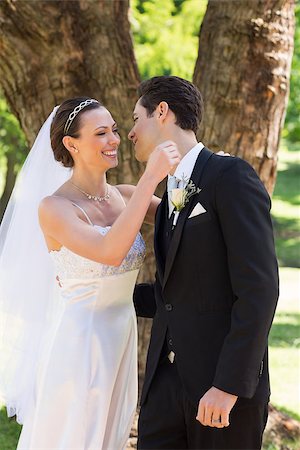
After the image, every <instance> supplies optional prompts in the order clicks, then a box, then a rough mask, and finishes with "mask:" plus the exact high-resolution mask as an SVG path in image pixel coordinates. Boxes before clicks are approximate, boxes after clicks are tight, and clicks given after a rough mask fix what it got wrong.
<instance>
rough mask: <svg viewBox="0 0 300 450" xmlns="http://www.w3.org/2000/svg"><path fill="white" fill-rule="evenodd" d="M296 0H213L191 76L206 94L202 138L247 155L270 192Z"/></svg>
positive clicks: (211, 144) (286, 91) (285, 94)
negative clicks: (222, 0)
mask: <svg viewBox="0 0 300 450" xmlns="http://www.w3.org/2000/svg"><path fill="white" fill-rule="evenodd" d="M294 26H295V25H294V1H293V0H227V1H224V2H221V1H218V0H209V2H208V7H207V11H206V14H205V17H204V20H203V23H202V26H201V30H200V39H199V54H198V59H197V62H196V66H195V72H194V82H195V84H196V85H197V86H198V87H199V89H200V91H201V92H202V94H203V98H204V104H205V115H204V120H203V123H202V126H201V129H200V133H199V138H200V139H201V140H203V142H205V144H206V145H207V146H209V147H210V148H211V149H212V150H220V149H222V150H225V151H228V152H230V153H231V154H234V155H238V156H240V157H241V158H243V159H246V160H247V161H248V162H249V163H250V164H251V165H252V166H253V167H254V168H255V170H256V171H257V173H258V174H259V176H260V178H261V179H262V181H263V183H264V184H265V186H266V188H267V190H268V191H269V193H270V194H271V193H272V192H273V189H274V185H275V180H276V164H277V152H278V145H279V139H280V132H281V128H282V126H283V123H284V117H285V111H286V106H287V101H288V94H289V77H290V68H291V61H292V54H293V36H294Z"/></svg>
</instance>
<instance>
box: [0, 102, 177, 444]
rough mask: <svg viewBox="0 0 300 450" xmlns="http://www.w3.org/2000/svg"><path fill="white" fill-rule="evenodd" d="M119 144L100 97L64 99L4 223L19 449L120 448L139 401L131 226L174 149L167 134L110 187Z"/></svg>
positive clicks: (8, 398)
mask: <svg viewBox="0 0 300 450" xmlns="http://www.w3.org/2000/svg"><path fill="white" fill-rule="evenodd" d="M50 139H51V146H50ZM119 143H120V137H119V135H118V129H117V124H116V123H115V121H114V120H113V118H112V116H111V114H110V113H109V111H108V110H107V109H106V108H105V107H104V106H103V105H101V103H100V102H98V101H96V100H94V99H90V98H88V97H80V98H73V99H70V100H67V101H65V102H64V103H62V104H61V105H60V107H58V108H55V109H54V111H53V112H52V114H51V115H50V116H49V118H48V119H47V121H46V122H45V124H44V126H43V127H42V129H41V131H40V133H39V135H38V137H37V139H36V142H35V144H34V146H33V148H32V150H31V152H30V154H29V156H28V158H27V160H26V162H25V164H24V167H23V169H22V171H21V174H20V176H19V179H18V181H17V183H16V187H15V190H14V193H13V195H12V198H11V200H10V203H9V205H8V208H7V211H6V215H5V217H4V220H3V223H2V226H1V231H0V239H1V240H0V277H1V290H0V319H1V323H0V326H1V335H0V354H1V366H0V394H1V397H2V400H4V401H5V403H6V405H7V410H8V414H9V415H14V414H16V415H17V420H18V421H19V422H20V423H22V424H23V429H22V432H21V436H20V439H19V443H18V450H21V449H22V450H34V449H35V450H42V449H49V450H50V449H51V450H53V449H61V450H67V449H68V450H69V449H72V450H75V449H78V450H79V449H80V450H97V449H99V450H100V449H103V450H106V449H111V450H122V449H124V448H125V447H126V442H127V439H128V436H129V432H130V428H131V424H132V419H133V415H134V412H135V408H136V400H137V345H136V339H137V333H136V318H135V312H134V307H133V303H132V293H133V289H134V285H135V281H136V278H137V274H138V270H139V268H140V266H141V264H142V261H143V258H144V252H145V245H144V242H143V239H142V237H141V235H140V233H139V229H140V227H141V225H142V222H143V221H144V219H145V216H146V220H148V221H150V222H151V221H153V219H154V214H155V211H156V207H157V205H158V203H159V199H157V198H156V197H154V196H153V194H154V191H155V189H156V186H157V184H158V183H159V182H160V181H161V180H162V179H163V178H164V177H165V176H166V175H167V174H168V172H169V171H170V169H171V168H172V166H174V165H176V164H178V162H179V160H180V156H179V153H178V151H177V149H176V147H175V145H173V144H172V143H169V145H166V146H163V148H162V147H157V148H156V149H155V150H154V152H153V153H152V155H151V157H150V159H149V162H148V164H147V166H146V169H145V172H144V174H143V175H142V177H141V178H140V180H139V182H138V184H137V186H136V187H135V188H134V187H132V186H128V185H119V186H112V185H109V184H108V183H107V181H106V172H107V170H109V169H112V168H114V167H116V166H117V164H118V146H119ZM51 147H52V149H51ZM52 150H53V151H52ZM39 224H40V228H39ZM41 230H42V233H41Z"/></svg>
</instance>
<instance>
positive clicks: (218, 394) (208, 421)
mask: <svg viewBox="0 0 300 450" xmlns="http://www.w3.org/2000/svg"><path fill="white" fill-rule="evenodd" d="M237 399H238V398H237V396H236V395H232V394H228V392H224V391H221V390H220V389H218V388H216V387H214V386H213V387H211V388H210V389H209V390H208V391H207V392H206V393H205V394H204V395H203V397H202V398H201V399H200V402H199V407H198V414H197V417H196V419H197V420H199V422H200V423H201V424H202V425H205V426H209V427H216V428H223V427H228V426H229V414H230V411H231V410H232V408H233V407H234V405H235V402H236V401H237Z"/></svg>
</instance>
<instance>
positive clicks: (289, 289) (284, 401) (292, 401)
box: [269, 268, 300, 420]
mask: <svg viewBox="0 0 300 450" xmlns="http://www.w3.org/2000/svg"><path fill="white" fill-rule="evenodd" d="M280 284H281V286H280V298H279V302H278V307H277V311H276V314H275V318H274V322H273V325H272V328H271V333H270V338H269V346H270V377H271V390H272V394H271V402H272V403H273V404H274V406H276V407H277V408H278V409H280V410H281V411H285V412H286V413H287V414H289V415H290V416H292V417H294V418H295V419H297V420H300V387H299V375H300V370H299V368H300V367H299V361H300V333H299V331H300V312H299V292H300V269H291V268H280Z"/></svg>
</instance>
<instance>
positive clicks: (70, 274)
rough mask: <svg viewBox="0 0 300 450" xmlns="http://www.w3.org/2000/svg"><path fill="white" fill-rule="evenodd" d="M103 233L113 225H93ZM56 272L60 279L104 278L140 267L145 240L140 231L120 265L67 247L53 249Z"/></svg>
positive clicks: (143, 256)
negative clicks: (102, 260)
mask: <svg viewBox="0 0 300 450" xmlns="http://www.w3.org/2000/svg"><path fill="white" fill-rule="evenodd" d="M93 226H94V227H95V228H96V229H97V230H99V232H100V233H101V234H103V235H104V234H106V233H107V232H108V231H109V229H110V228H111V227H101V226H99V225H93ZM50 255H51V257H52V259H53V261H54V264H55V268H56V274H57V275H58V277H59V279H60V280H64V279H74V278H81V279H82V278H86V279H87V278H103V277H109V276H112V275H118V274H122V273H125V272H129V271H130V270H136V269H139V268H140V267H141V265H142V263H143V261H144V258H145V242H144V240H143V238H142V235H141V234H140V233H138V235H137V236H136V238H135V241H134V243H133V245H132V247H131V249H130V250H129V252H128V253H127V255H126V257H125V258H124V260H123V261H122V264H121V265H120V266H119V267H115V266H109V265H105V264H101V263H98V262H95V261H92V260H90V259H87V258H84V257H82V256H79V255H77V254H76V253H73V252H72V251H71V250H69V249H67V248H66V247H62V248H61V249H60V250H58V251H51V252H50Z"/></svg>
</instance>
